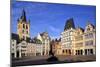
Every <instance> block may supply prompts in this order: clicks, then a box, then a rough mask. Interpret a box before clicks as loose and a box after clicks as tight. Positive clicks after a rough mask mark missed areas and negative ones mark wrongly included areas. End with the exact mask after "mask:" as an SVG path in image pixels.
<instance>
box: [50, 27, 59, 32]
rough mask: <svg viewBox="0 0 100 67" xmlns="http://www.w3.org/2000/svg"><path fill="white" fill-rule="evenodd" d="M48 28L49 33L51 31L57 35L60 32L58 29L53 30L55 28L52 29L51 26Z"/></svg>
mask: <svg viewBox="0 0 100 67" xmlns="http://www.w3.org/2000/svg"><path fill="white" fill-rule="evenodd" d="M49 28H50V30H51V31H53V32H55V33H59V32H60V29H58V28H55V27H53V26H50V27H49Z"/></svg>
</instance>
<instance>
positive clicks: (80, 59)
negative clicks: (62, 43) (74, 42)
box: [12, 55, 96, 66]
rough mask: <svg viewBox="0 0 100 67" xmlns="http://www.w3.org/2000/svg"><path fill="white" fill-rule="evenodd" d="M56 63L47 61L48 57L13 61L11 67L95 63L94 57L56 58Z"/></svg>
mask: <svg viewBox="0 0 100 67" xmlns="http://www.w3.org/2000/svg"><path fill="white" fill-rule="evenodd" d="M56 57H57V58H58V60H57V61H47V59H48V58H50V56H37V57H30V58H22V59H13V62H12V66H24V65H41V64H57V63H72V62H85V61H95V60H96V56H95V55H91V56H56Z"/></svg>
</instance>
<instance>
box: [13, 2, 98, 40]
mask: <svg viewBox="0 0 100 67" xmlns="http://www.w3.org/2000/svg"><path fill="white" fill-rule="evenodd" d="M11 5H12V6H11V26H12V27H11V28H12V29H11V31H12V32H13V33H17V19H18V18H20V16H21V15H22V10H23V8H24V9H25V11H26V16H27V20H30V36H31V37H34V36H36V35H37V34H38V33H41V32H44V31H47V32H48V33H49V35H50V37H52V38H56V37H60V33H61V32H62V31H63V30H64V26H65V22H66V20H68V19H69V18H73V19H74V23H75V26H76V27H77V26H80V27H82V28H84V27H85V26H86V23H87V21H90V22H91V23H92V24H93V25H96V24H95V23H96V7H95V6H82V5H71V4H50V3H40V2H19V1H17V2H12V4H11Z"/></svg>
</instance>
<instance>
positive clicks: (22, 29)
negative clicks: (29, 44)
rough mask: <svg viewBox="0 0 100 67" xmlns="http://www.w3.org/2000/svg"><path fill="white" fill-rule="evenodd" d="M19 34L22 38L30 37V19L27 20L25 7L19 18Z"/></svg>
mask: <svg viewBox="0 0 100 67" xmlns="http://www.w3.org/2000/svg"><path fill="white" fill-rule="evenodd" d="M17 34H18V35H19V39H20V40H26V39H27V38H28V37H30V21H27V19H26V12H25V10H24V9H23V11H22V15H21V17H20V18H19V19H18V24H17Z"/></svg>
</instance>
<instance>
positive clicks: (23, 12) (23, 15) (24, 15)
mask: <svg viewBox="0 0 100 67" xmlns="http://www.w3.org/2000/svg"><path fill="white" fill-rule="evenodd" d="M21 19H22V21H25V22H26V21H27V20H26V12H25V10H24V9H23V11H22V16H21Z"/></svg>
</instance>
